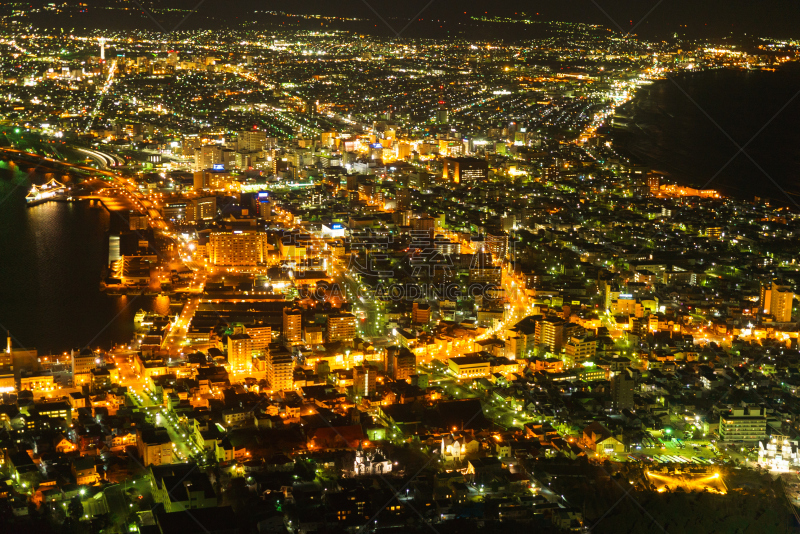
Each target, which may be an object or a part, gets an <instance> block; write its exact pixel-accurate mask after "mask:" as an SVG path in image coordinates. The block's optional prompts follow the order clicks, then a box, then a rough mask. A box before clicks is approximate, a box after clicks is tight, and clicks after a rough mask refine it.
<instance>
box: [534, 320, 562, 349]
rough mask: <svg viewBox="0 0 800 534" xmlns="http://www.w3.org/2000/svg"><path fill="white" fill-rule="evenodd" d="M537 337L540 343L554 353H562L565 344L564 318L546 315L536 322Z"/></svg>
mask: <svg viewBox="0 0 800 534" xmlns="http://www.w3.org/2000/svg"><path fill="white" fill-rule="evenodd" d="M536 329H537V330H538V332H537V335H536V337H537V339H538V340H539V343H541V344H542V346H543V347H544V348H545V349H546V350H547V351H548V352H552V353H553V354H560V353H561V348H562V347H563V346H564V319H562V318H560V317H546V318H545V319H544V320H543V321H541V322H537V323H536Z"/></svg>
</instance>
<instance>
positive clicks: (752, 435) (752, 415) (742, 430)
mask: <svg viewBox="0 0 800 534" xmlns="http://www.w3.org/2000/svg"><path fill="white" fill-rule="evenodd" d="M719 436H720V438H722V440H723V441H758V440H762V439H764V438H765V437H766V436H767V414H766V409H765V408H763V407H749V408H734V409H733V410H731V411H730V413H727V414H725V415H720V416H719Z"/></svg>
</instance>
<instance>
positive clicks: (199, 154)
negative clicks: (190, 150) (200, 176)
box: [194, 145, 225, 171]
mask: <svg viewBox="0 0 800 534" xmlns="http://www.w3.org/2000/svg"><path fill="white" fill-rule="evenodd" d="M224 163H225V147H223V146H222V145H203V146H201V147H198V148H196V149H195V150H194V168H195V170H197V171H202V170H204V169H211V168H212V167H214V165H215V164H216V165H220V164H224Z"/></svg>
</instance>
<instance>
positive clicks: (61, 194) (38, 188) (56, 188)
mask: <svg viewBox="0 0 800 534" xmlns="http://www.w3.org/2000/svg"><path fill="white" fill-rule="evenodd" d="M66 193H67V188H66V186H64V184H62V183H61V182H59V181H57V180H56V179H55V178H52V179H51V180H50V181H49V182H47V183H46V184H43V185H35V184H34V185H33V187H31V190H30V191H29V192H28V194H27V195H25V202H26V203H27V205H28V207H30V206H36V205H37V204H41V203H43V202H47V201H48V200H62V199H64V198H66V197H65V195H66Z"/></svg>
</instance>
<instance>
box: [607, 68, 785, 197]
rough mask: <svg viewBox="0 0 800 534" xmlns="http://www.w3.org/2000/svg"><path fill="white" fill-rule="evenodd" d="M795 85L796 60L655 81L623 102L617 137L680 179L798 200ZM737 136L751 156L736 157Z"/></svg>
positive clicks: (636, 153) (726, 190)
mask: <svg viewBox="0 0 800 534" xmlns="http://www.w3.org/2000/svg"><path fill="white" fill-rule="evenodd" d="M798 91H800V65H798V64H787V65H784V66H783V67H779V68H778V70H777V71H775V72H771V71H740V70H714V71H706V72H700V73H696V74H687V75H681V76H677V77H674V78H673V79H672V80H659V81H657V82H655V83H653V84H652V85H649V86H646V87H643V88H642V89H640V90H639V91H638V92H637V94H636V96H635V98H634V99H633V100H632V101H631V102H629V103H628V104H626V105H625V106H623V107H622V108H620V110H619V111H620V112H621V113H623V114H625V115H626V116H627V117H629V119H628V126H627V128H626V129H624V130H615V132H614V139H615V143H616V144H617V145H618V146H621V147H622V148H623V149H624V150H626V151H628V152H629V153H630V154H631V155H633V156H634V157H635V158H636V159H638V160H640V161H642V162H643V163H646V164H649V165H651V166H652V167H653V169H655V170H660V171H665V172H667V173H669V174H670V176H671V177H673V178H675V179H677V180H678V181H680V182H681V183H686V184H689V185H693V186H698V187H703V186H706V184H707V187H709V188H715V189H718V190H720V191H722V192H724V193H727V194H729V195H735V196H739V197H742V198H745V199H748V200H752V199H753V197H755V196H760V197H762V198H770V199H772V200H774V201H775V202H778V203H781V204H787V205H789V204H791V205H794V203H798V204H800V128H798V125H800V96H797V94H798ZM787 103H788V104H787ZM784 106H785V107H784ZM781 108H783V109H781ZM759 130H761V131H760V133H759ZM756 134H758V135H756ZM753 136H755V137H753ZM751 139H752V141H751ZM734 141H735V142H736V143H738V145H739V146H744V145H745V144H746V143H748V142H749V144H747V145H746V146H745V152H746V153H747V154H748V155H749V156H750V157H751V158H752V160H751V159H750V158H748V156H747V155H745V154H739V155H738V156H737V155H736V153H737V152H738V148H737V146H736V145H735V144H734ZM731 158H733V160H732V161H731V162H730V163H729V164H728V165H727V166H725V165H726V163H728V161H729V160H731ZM721 169H722V170H721ZM720 170H721V171H720ZM715 175H716V177H715Z"/></svg>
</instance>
